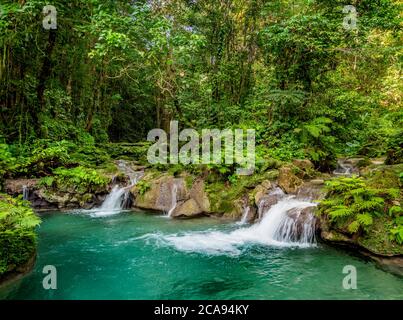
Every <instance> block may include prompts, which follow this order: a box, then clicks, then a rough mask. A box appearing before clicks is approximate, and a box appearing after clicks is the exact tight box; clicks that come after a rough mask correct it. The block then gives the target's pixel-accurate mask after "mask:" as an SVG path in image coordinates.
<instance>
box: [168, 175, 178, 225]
mask: <svg viewBox="0 0 403 320" xmlns="http://www.w3.org/2000/svg"><path fill="white" fill-rule="evenodd" d="M177 194H178V185H177V184H176V183H175V182H174V183H173V187H172V189H171V208H170V209H169V211H168V217H171V216H172V214H173V212H174V211H175V209H176V205H177V203H178V201H177Z"/></svg>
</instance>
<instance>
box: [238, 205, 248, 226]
mask: <svg viewBox="0 0 403 320" xmlns="http://www.w3.org/2000/svg"><path fill="white" fill-rule="evenodd" d="M249 212H250V207H249V206H245V208H244V209H243V215H242V218H241V221H240V224H247V223H248V215H249Z"/></svg>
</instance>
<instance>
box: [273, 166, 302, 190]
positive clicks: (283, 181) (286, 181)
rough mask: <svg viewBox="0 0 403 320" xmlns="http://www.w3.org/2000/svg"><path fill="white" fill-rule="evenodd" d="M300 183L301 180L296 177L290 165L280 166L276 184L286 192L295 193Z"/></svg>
mask: <svg viewBox="0 0 403 320" xmlns="http://www.w3.org/2000/svg"><path fill="white" fill-rule="evenodd" d="M301 184H302V180H301V179H300V178H298V177H297V176H296V175H295V174H294V173H293V172H292V169H291V168H290V167H282V168H280V174H279V177H278V185H279V186H280V188H281V189H283V190H284V191H285V192H286V193H296V192H297V191H298V187H299V186H300V185H301Z"/></svg>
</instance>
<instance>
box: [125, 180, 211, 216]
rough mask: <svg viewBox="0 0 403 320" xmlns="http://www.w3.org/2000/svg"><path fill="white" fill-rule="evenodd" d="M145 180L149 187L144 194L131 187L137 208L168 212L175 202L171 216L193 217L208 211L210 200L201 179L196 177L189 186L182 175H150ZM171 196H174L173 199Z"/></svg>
mask: <svg viewBox="0 0 403 320" xmlns="http://www.w3.org/2000/svg"><path fill="white" fill-rule="evenodd" d="M146 181H149V183H150V188H149V189H148V190H147V191H146V192H145V194H144V195H140V194H139V192H138V189H137V187H136V186H135V187H134V188H133V189H132V194H134V195H135V201H134V206H135V207H137V208H141V209H150V210H156V211H164V212H168V211H169V210H170V209H172V205H173V204H174V203H175V202H176V203H177V205H176V208H175V210H174V212H173V213H172V217H183V216H186V217H193V216H196V215H200V214H201V213H208V212H210V201H209V199H208V197H207V194H206V192H205V190H204V181H203V180H202V179H197V180H196V181H195V182H193V184H192V185H191V186H190V187H188V186H187V185H186V181H185V178H184V177H180V178H175V177H173V176H168V175H163V176H161V177H159V178H157V179H154V180H153V179H152V177H149V178H146ZM174 190H176V191H174ZM173 196H176V198H175V199H173V198H172V197H173Z"/></svg>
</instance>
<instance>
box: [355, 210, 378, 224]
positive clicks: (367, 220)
mask: <svg viewBox="0 0 403 320" xmlns="http://www.w3.org/2000/svg"><path fill="white" fill-rule="evenodd" d="M356 218H357V221H358V222H359V223H360V225H362V226H364V227H368V226H370V225H372V224H373V223H374V219H373V218H372V216H371V215H370V214H369V213H360V214H357V216H356Z"/></svg>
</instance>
